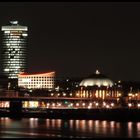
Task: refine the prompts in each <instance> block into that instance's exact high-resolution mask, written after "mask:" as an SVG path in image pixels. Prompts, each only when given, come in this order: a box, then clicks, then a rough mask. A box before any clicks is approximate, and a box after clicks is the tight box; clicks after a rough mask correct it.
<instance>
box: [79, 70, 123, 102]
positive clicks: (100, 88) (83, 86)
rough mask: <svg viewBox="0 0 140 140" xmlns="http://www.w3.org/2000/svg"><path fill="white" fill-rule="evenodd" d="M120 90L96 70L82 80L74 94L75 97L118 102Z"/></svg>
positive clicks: (120, 94)
mask: <svg viewBox="0 0 140 140" xmlns="http://www.w3.org/2000/svg"><path fill="white" fill-rule="evenodd" d="M121 96H122V89H121V88H120V87H118V86H115V85H114V82H113V81H112V80H110V79H109V78H108V77H107V76H105V75H103V74H101V73H100V72H99V71H98V70H97V71H96V73H95V74H93V75H91V76H89V77H87V78H85V79H83V80H82V81H81V83H80V85H79V89H78V90H77V92H76V97H80V98H90V99H97V100H98V99H99V100H116V101H117V100H119V98H120V97H121Z"/></svg>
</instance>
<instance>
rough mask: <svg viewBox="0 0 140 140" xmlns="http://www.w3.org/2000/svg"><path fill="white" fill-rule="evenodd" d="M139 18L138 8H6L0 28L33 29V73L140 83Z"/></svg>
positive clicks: (30, 5)
mask: <svg viewBox="0 0 140 140" xmlns="http://www.w3.org/2000/svg"><path fill="white" fill-rule="evenodd" d="M6 9H12V11H11V10H6ZM139 13H140V4H139V3H136V2H135V3H132V2H131V3H123V2H122V3H119V2H114V3H108V2H100V3H97V2H83V3H82V2H80V3H79V2H75V3H74V2H53V3H51V2H45V3H44V2H24V3H23V2H20V3H18V2H16V3H15V2H5V3H4V2H3V3H1V5H0V17H1V21H0V26H3V25H6V24H7V23H8V22H9V21H10V20H18V21H19V23H20V24H21V25H25V26H28V28H29V31H28V32H29V36H28V52H29V53H28V55H29V56H28V69H29V72H42V71H43V72H44V71H52V70H53V71H56V76H69V77H71V76H72V77H84V76H88V75H90V74H92V73H94V72H95V70H96V69H99V71H100V72H101V73H105V74H107V75H108V76H109V77H110V78H111V79H113V80H136V81H140V76H139V71H140V64H139V61H138V60H139V52H140V47H139V45H140V40H139V38H140V35H139V33H140V27H139V23H140V20H139ZM33 15H36V16H33ZM1 36H2V32H1ZM0 43H2V40H1V41H0Z"/></svg>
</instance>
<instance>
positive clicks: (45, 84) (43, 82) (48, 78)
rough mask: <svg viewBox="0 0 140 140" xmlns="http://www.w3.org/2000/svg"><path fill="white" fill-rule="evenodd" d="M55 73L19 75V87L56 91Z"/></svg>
mask: <svg viewBox="0 0 140 140" xmlns="http://www.w3.org/2000/svg"><path fill="white" fill-rule="evenodd" d="M54 85H55V72H48V73H38V74H27V73H21V74H19V75H18V86H19V87H22V88H26V89H54Z"/></svg>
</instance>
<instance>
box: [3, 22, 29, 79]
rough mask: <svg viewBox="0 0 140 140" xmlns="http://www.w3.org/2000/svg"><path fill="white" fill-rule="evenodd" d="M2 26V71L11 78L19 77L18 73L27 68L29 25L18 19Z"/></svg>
mask: <svg viewBox="0 0 140 140" xmlns="http://www.w3.org/2000/svg"><path fill="white" fill-rule="evenodd" d="M10 23H11V25H8V26H2V28H1V30H2V32H3V40H2V72H3V75H6V76H7V77H8V78H9V79H17V78H18V74H19V73H21V72H26V70H27V48H26V47H27V36H28V34H27V31H28V28H27V26H21V25H19V24H18V21H10Z"/></svg>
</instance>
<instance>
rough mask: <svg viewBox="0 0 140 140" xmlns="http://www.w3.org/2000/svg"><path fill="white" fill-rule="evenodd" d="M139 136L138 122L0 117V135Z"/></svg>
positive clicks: (66, 136)
mask: <svg viewBox="0 0 140 140" xmlns="http://www.w3.org/2000/svg"><path fill="white" fill-rule="evenodd" d="M26 137H28V138H41V137H46V138H47V137H52V138H53V137H54V138H107V137H111V138H115V137H123V138H140V122H116V121H106V120H103V121H102V120H61V119H39V118H22V119H19V120H16V119H10V118H8V117H2V118H0V138H26Z"/></svg>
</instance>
